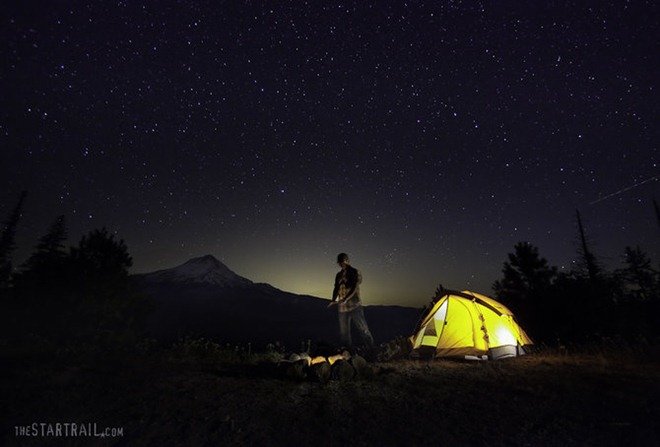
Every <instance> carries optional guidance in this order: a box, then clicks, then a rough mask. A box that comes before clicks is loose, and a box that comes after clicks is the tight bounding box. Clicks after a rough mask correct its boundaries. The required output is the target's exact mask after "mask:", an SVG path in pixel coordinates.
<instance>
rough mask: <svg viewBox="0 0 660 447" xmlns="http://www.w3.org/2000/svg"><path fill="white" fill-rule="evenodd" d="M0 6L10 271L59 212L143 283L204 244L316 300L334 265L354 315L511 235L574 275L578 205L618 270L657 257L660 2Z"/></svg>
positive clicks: (459, 284)
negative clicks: (101, 237)
mask: <svg viewBox="0 0 660 447" xmlns="http://www.w3.org/2000/svg"><path fill="white" fill-rule="evenodd" d="M9 3H13V5H9V6H8V5H6V4H4V5H3V6H2V11H1V12H0V14H1V19H2V30H1V31H0V37H1V38H2V47H1V48H2V58H1V61H2V62H1V63H2V70H1V71H0V82H1V85H2V94H1V95H0V138H1V146H0V148H1V149H0V151H1V152H0V179H2V188H0V218H2V219H4V218H5V217H6V216H7V214H8V213H9V211H10V209H11V208H12V207H13V205H14V203H15V202H16V200H17V198H18V194H19V192H20V190H21V189H27V190H28V194H29V195H28V200H27V201H26V207H25V211H24V215H23V220H22V221H21V225H20V227H19V228H18V235H17V242H18V245H19V247H20V249H19V250H18V252H17V260H18V261H22V260H24V259H25V258H26V257H27V256H28V255H29V252H30V249H31V247H33V246H34V245H35V244H36V239H37V238H38V237H39V236H40V235H42V234H43V233H44V232H45V230H46V229H47V227H48V225H49V224H50V222H52V221H53V220H54V218H55V217H56V216H57V215H59V214H65V215H66V217H67V220H68V224H69V231H70V242H71V243H76V242H77V241H78V240H79V238H80V237H81V236H82V234H83V233H85V232H87V231H89V230H90V229H93V228H98V227H101V226H106V227H107V228H108V229H109V230H111V231H113V232H116V233H117V234H118V236H120V237H121V238H123V239H124V240H125V241H126V243H127V245H128V247H129V251H130V253H131V255H132V256H133V259H134V268H133V271H134V272H145V271H151V270H156V269H160V268H166V267H171V266H174V265H176V264H178V263H181V262H183V261H185V260H187V259H188V258H190V257H192V256H199V255H203V254H207V253H210V254H213V255H215V256H216V257H217V258H218V259H220V260H221V261H223V262H224V263H225V264H226V265H227V266H228V267H230V268H231V269H233V270H234V271H236V272H237V273H238V274H240V275H243V276H245V277H248V278H250V279H252V280H254V281H258V282H269V283H271V284H273V285H274V286H276V287H279V288H282V289H285V290H289V291H293V292H298V293H309V294H314V295H317V296H322V297H327V298H329V297H330V294H331V291H332V285H333V280H334V274H335V272H336V271H337V266H336V264H335V257H336V254H337V253H338V252H342V251H345V252H347V253H349V255H350V256H351V258H352V263H353V265H354V266H356V267H357V268H359V269H360V270H361V271H362V274H363V277H364V283H363V285H362V297H363V301H364V302H365V303H366V304H403V305H421V304H424V303H426V302H427V301H428V300H429V298H430V297H431V295H432V293H433V291H434V290H435V287H436V286H437V284H438V283H440V282H441V283H443V284H444V285H445V287H451V288H457V289H465V288H468V289H472V290H475V291H479V292H484V293H490V292H491V289H490V287H491V284H492V282H493V281H494V280H495V279H497V278H499V277H500V276H501V275H500V270H501V267H502V263H503V261H504V260H505V258H506V254H507V253H508V252H510V251H512V249H513V245H514V244H515V243H516V242H518V241H529V242H531V243H533V244H535V245H537V246H538V247H539V248H540V252H541V254H542V255H543V256H545V257H546V258H548V260H549V261H550V262H551V263H552V264H554V265H557V266H559V267H560V268H565V269H567V270H568V269H570V268H571V267H572V262H573V260H574V258H575V248H576V246H577V239H576V226H575V210H576V209H579V210H580V211H581V213H582V218H583V221H584V224H585V226H586V230H587V233H588V235H589V237H590V239H591V240H592V242H593V247H594V251H595V252H596V254H597V255H598V256H599V257H600V259H601V260H602V261H603V262H604V263H605V264H606V265H608V266H609V267H610V268H614V267H618V266H620V260H621V255H622V253H623V250H624V247H625V246H626V245H640V246H641V247H642V248H643V249H644V250H645V251H646V252H647V253H648V254H649V255H650V256H651V258H652V259H653V260H654V261H655V262H656V265H657V262H658V261H660V238H659V237H658V235H659V229H658V223H657V221H656V217H655V214H654V211H653V205H652V202H651V200H652V198H653V196H654V195H655V196H656V197H657V198H658V199H659V200H660V188H659V185H660V182H659V181H660V166H659V163H660V154H659V151H658V141H659V138H658V137H659V134H658V126H657V123H658V95H657V85H656V80H657V79H658V75H659V73H658V67H660V61H659V60H658V55H659V54H660V51H659V46H658V37H659V36H660V33H659V29H658V28H659V27H658V23H659V20H658V17H659V15H658V7H657V5H653V2H632V3H629V2H623V1H621V2H590V3H591V6H588V5H586V2H575V3H573V2H570V3H560V4H554V6H552V7H550V6H543V5H545V4H546V3H551V2H527V1H521V2H493V3H489V2H488V3H477V2H465V3H462V2H456V1H454V2H440V1H438V2H436V1H427V2H407V3H403V2H384V1H383V2H371V1H354V2H299V1H291V2H276V1H270V2H250V1H228V2H208V4H206V3H205V4H202V3H193V2H188V1H179V2H151V3H143V2H138V1H126V2H105V1H103V2H101V1H98V2H63V1H58V2H51V3H50V5H48V4H47V3H46V2H38V3H37V2H35V3H34V4H33V5H32V6H31V5H30V3H31V2H18V1H12V2H9ZM552 3H554V2H552ZM19 4H20V5H19ZM609 194H613V195H612V196H610V197H607V196H608V195H609ZM601 198H604V200H600V201H599V199H601Z"/></svg>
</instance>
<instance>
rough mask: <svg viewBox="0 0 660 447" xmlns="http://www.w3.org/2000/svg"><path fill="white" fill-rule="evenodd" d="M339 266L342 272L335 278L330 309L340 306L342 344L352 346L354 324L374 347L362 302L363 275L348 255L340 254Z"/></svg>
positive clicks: (364, 338) (338, 256) (338, 257)
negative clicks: (361, 286) (352, 264)
mask: <svg viewBox="0 0 660 447" xmlns="http://www.w3.org/2000/svg"><path fill="white" fill-rule="evenodd" d="M337 264H339V267H341V270H340V271H339V273H337V276H335V288H334V290H333V291H332V302H331V303H330V304H328V307H330V306H333V305H335V304H337V305H338V310H339V335H340V337H341V342H342V343H343V344H344V345H346V346H352V344H353V343H352V340H351V324H354V325H355V328H356V329H357V330H358V332H359V333H360V336H361V337H362V339H363V340H364V341H365V342H366V343H367V344H368V345H369V346H373V344H374V339H373V337H372V336H371V332H369V326H367V320H365V319H364V311H363V310H362V303H361V302H360V283H361V282H362V275H360V272H359V271H358V270H357V269H356V268H355V267H352V266H351V265H350V262H349V260H348V255H347V254H346V253H339V254H338V255H337Z"/></svg>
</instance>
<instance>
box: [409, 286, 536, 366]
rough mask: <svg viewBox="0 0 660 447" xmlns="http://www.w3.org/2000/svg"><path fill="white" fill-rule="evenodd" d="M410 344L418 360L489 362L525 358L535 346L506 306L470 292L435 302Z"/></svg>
mask: <svg viewBox="0 0 660 447" xmlns="http://www.w3.org/2000/svg"><path fill="white" fill-rule="evenodd" d="M410 340H411V342H412V346H413V353H414V354H417V355H419V356H432V357H449V356H452V357H453V356H461V357H463V356H477V357H481V358H483V357H482V356H488V358H489V359H499V358H503V357H513V356H517V355H522V354H524V353H525V351H524V349H523V347H524V346H525V345H531V344H532V340H531V339H530V338H529V337H528V336H527V334H525V331H523V330H522V328H521V327H520V326H518V323H516V321H515V319H514V318H513V314H512V313H511V311H510V310H509V309H507V308H506V307H505V306H504V305H503V304H501V303H499V302H497V301H495V300H494V299H492V298H489V297H487V296H484V295H480V294H478V293H474V292H469V291H467V290H464V291H463V292H454V291H449V290H445V291H443V293H442V294H441V295H440V296H438V297H437V298H435V299H434V303H433V305H432V306H431V309H430V310H429V312H428V313H427V314H426V315H425V316H424V318H423V319H422V321H421V322H420V324H419V326H418V327H417V330H416V331H415V334H414V335H413V336H412V337H411V338H410Z"/></svg>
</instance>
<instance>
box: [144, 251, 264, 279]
mask: <svg viewBox="0 0 660 447" xmlns="http://www.w3.org/2000/svg"><path fill="white" fill-rule="evenodd" d="M139 276H142V278H143V279H144V280H146V281H148V282H159V283H199V284H212V285H216V286H222V287H245V286H250V285H252V284H253V283H252V281H250V280H249V279H247V278H243V277H242V276H239V275H237V274H236V273H234V272H232V271H231V270H230V269H229V268H228V267H227V266H226V265H224V264H223V263H222V262H220V261H218V260H217V259H216V258H215V257H214V256H212V255H206V256H200V257H199V258H193V259H191V260H189V261H187V262H185V263H183V264H181V265H179V266H177V267H174V268H171V269H165V270H158V271H156V272H153V273H147V274H145V275H139Z"/></svg>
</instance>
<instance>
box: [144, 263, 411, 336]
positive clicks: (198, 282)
mask: <svg viewBox="0 0 660 447" xmlns="http://www.w3.org/2000/svg"><path fill="white" fill-rule="evenodd" d="M134 279H135V280H136V281H137V282H138V283H139V284H140V286H141V287H142V288H143V290H144V291H145V292H146V293H147V294H149V295H150V296H151V297H152V298H153V302H154V305H155V309H154V311H153V313H152V315H151V317H150V318H149V321H148V331H149V333H150V334H151V335H153V336H154V337H156V338H158V339H161V340H172V339H175V338H179V337H182V336H185V335H189V334H192V335H195V336H203V337H212V338H216V339H218V340H220V341H226V342H237V343H247V342H251V343H253V344H255V345H260V344H266V343H271V342H275V341H280V342H282V343H285V344H286V345H289V346H291V345H292V344H294V345H295V344H298V343H300V342H301V341H303V340H307V339H310V340H312V341H316V342H326V343H335V342H336V341H337V336H338V327H337V309H336V308H330V309H328V308H327V305H328V300H324V299H320V298H317V297H313V296H308V295H296V294H293V293H289V292H285V291H282V290H279V289H277V288H275V287H273V286H271V285H269V284H255V283H253V282H252V281H250V280H249V279H246V278H243V277H241V276H239V275H237V274H236V273H234V272H232V271H231V270H230V269H229V268H227V267H226V266H225V265H224V264H222V263H221V262H220V261H218V260H217V259H216V258H214V257H213V256H210V255H207V256H203V257H200V258H194V259H191V260H189V261H188V262H186V263H184V264H182V265H180V266H178V267H174V268H172V269H166V270H160V271H157V272H154V273H148V274H142V275H135V276H134ZM365 312H366V318H367V321H368V323H369V326H370V328H371V331H372V333H373V335H374V338H375V339H376V342H377V343H378V342H383V341H387V340H390V339H392V338H394V337H396V336H397V335H410V334H411V333H412V331H413V329H414V326H415V323H416V322H417V319H418V317H419V314H420V310H419V309H413V308H406V307H399V306H366V307H365Z"/></svg>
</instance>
